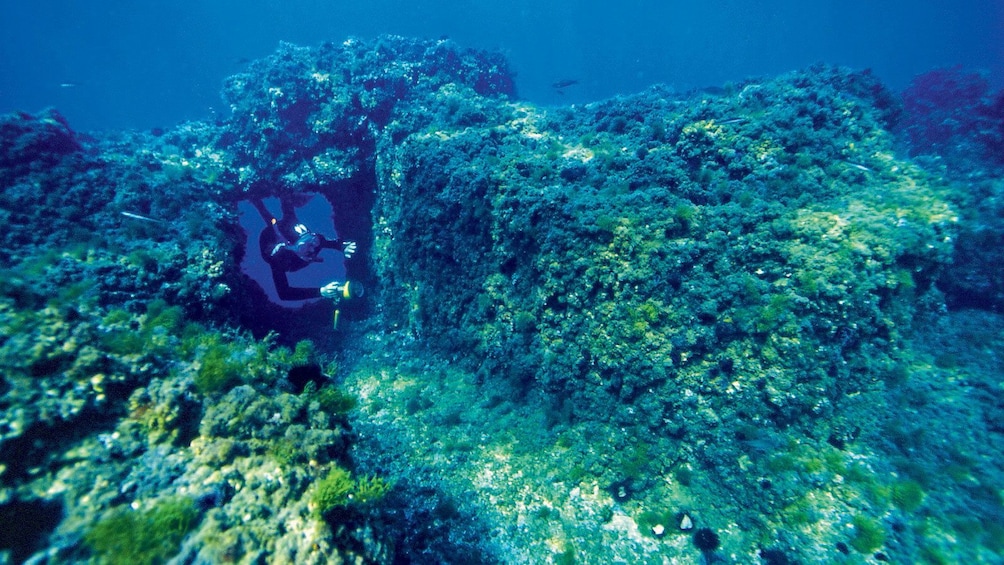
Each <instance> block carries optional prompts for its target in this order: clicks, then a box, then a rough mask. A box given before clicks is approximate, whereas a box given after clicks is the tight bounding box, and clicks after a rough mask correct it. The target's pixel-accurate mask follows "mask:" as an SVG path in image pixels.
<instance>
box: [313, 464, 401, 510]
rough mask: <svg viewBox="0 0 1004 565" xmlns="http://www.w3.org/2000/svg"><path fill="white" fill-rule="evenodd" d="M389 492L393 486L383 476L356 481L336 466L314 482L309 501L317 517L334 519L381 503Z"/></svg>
mask: <svg viewBox="0 0 1004 565" xmlns="http://www.w3.org/2000/svg"><path fill="white" fill-rule="evenodd" d="M390 489H391V485H390V483H388V482H387V481H386V480H384V479H382V478H380V477H377V476H375V475H366V476H363V477H359V478H357V479H355V478H353V477H352V473H350V472H349V471H348V470H346V469H344V468H343V467H341V466H338V465H335V466H334V467H332V468H331V469H330V470H329V471H328V473H327V474H326V475H325V476H324V477H323V478H322V479H320V480H319V481H317V482H316V483H315V485H314V490H313V493H312V494H311V496H310V500H311V504H312V506H313V508H314V510H315V512H316V513H317V515H319V516H331V515H338V514H340V513H343V512H345V511H346V510H348V509H350V508H351V509H361V508H365V507H366V506H368V505H371V504H374V503H376V502H379V501H380V500H382V499H383V497H384V496H386V495H387V493H388V492H390Z"/></svg>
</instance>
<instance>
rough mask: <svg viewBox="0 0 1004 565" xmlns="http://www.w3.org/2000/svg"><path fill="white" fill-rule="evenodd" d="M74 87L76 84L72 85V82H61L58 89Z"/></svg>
mask: <svg viewBox="0 0 1004 565" xmlns="http://www.w3.org/2000/svg"><path fill="white" fill-rule="evenodd" d="M76 86H77V85H76V83H72V82H61V83H59V88H75V87H76Z"/></svg>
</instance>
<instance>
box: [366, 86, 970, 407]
mask: <svg viewBox="0 0 1004 565" xmlns="http://www.w3.org/2000/svg"><path fill="white" fill-rule="evenodd" d="M888 104H889V97H888V95H887V94H886V93H885V92H884V91H883V90H882V89H881V88H880V87H879V86H878V84H877V83H876V82H875V80H874V79H873V78H871V77H870V76H868V75H865V74H854V73H850V72H848V71H843V70H839V69H830V68H817V69H812V70H809V71H806V72H802V73H795V74H792V75H788V76H785V77H782V78H779V79H775V80H772V81H764V82H763V83H748V84H745V85H742V86H737V87H736V88H735V90H734V91H733V92H731V93H729V94H726V95H723V96H719V97H708V98H703V99H701V98H699V99H690V100H671V99H667V97H666V94H665V93H664V92H660V91H657V90H654V91H651V92H648V93H644V94H641V95H637V96H634V97H629V98H625V99H620V100H615V101H610V102H605V103H601V104H597V105H594V106H587V107H584V108H577V109H576V110H575V111H574V112H573V111H571V110H562V109H558V110H553V111H550V112H545V111H543V110H539V109H535V108H532V107H521V106H519V105H506V106H504V108H505V110H506V111H505V112H499V113H497V114H496V115H495V116H494V117H495V118H496V119H495V121H493V122H491V123H487V124H485V125H483V126H480V127H463V128H460V127H452V128H451V127H449V126H446V127H444V129H442V130H438V131H428V132H419V133H416V134H413V135H411V136H409V137H407V138H405V139H404V141H403V142H400V143H395V144H393V145H391V144H387V145H385V146H382V148H383V149H385V151H383V152H382V153H381V155H382V156H384V157H385V158H384V159H382V160H381V161H380V164H381V168H380V169H379V173H380V181H381V184H380V194H379V198H378V202H377V208H376V212H375V214H374V215H375V217H376V218H377V219H378V225H377V226H376V233H377V234H378V236H377V243H376V245H377V247H378V249H380V250H381V251H382V253H381V254H380V255H378V256H377V257H376V261H377V265H378V268H379V269H380V276H381V280H382V281H383V282H384V284H387V285H390V286H391V287H392V288H393V289H394V291H393V292H390V293H387V294H385V300H386V302H387V304H388V305H390V307H388V308H386V309H385V312H387V317H388V319H389V321H390V322H391V323H396V324H400V325H402V326H405V327H408V328H409V329H410V330H411V331H413V332H415V333H416V334H418V335H420V336H421V337H422V338H423V339H426V340H428V341H429V342H431V343H433V344H435V345H436V346H437V347H440V348H442V349H443V350H445V351H447V352H449V353H450V354H452V355H458V356H460V357H461V358H464V359H467V360H468V361H470V362H471V364H472V366H480V367H481V370H482V371H485V372H486V373H492V374H497V375H502V376H505V377H507V378H513V379H517V380H523V381H526V382H534V381H535V382H537V383H539V384H540V385H542V386H544V387H546V388H548V389H552V390H563V391H565V393H566V394H571V395H573V397H576V398H580V399H582V400H585V401H586V404H584V405H583V408H584V410H585V412H586V413H589V412H591V411H595V410H599V409H600V407H601V406H605V405H607V404H608V403H609V400H607V398H608V395H613V396H614V397H615V398H618V399H620V401H621V402H620V403H619V404H618V405H619V406H621V408H620V409H623V407H625V406H630V405H631V404H632V403H634V402H635V400H636V399H639V398H640V397H642V396H645V395H647V394H655V395H657V396H658V397H661V399H662V402H661V403H660V404H662V405H668V406H672V405H674V404H678V403H680V402H681V398H680V394H681V393H682V392H683V391H684V390H687V389H704V390H706V393H707V394H709V395H710V396H711V397H724V395H725V394H726V393H727V394H729V395H732V394H736V395H738V396H739V397H741V398H743V399H744V402H745V403H748V404H746V405H745V406H744V409H745V410H752V411H753V412H754V413H755V414H757V416H756V417H757V418H763V419H765V420H771V421H774V422H775V423H776V424H778V425H782V426H784V425H788V424H790V423H792V422H794V421H797V420H798V419H799V418H800V417H801V416H804V415H810V414H812V413H814V412H815V413H816V414H817V415H818V414H821V413H828V412H829V410H830V409H829V408H827V406H829V405H830V404H831V402H832V401H833V400H835V399H836V398H838V397H839V396H840V395H842V394H846V393H848V392H851V391H853V390H862V389H865V388H867V387H869V386H871V384H873V383H874V382H875V381H876V380H879V379H881V376H882V374H883V371H884V370H885V369H886V366H885V365H884V364H883V363H887V361H882V359H883V358H884V357H886V356H888V355H891V354H893V353H894V352H895V348H896V343H897V340H898V339H899V332H900V331H901V329H903V328H906V327H908V326H909V323H910V320H911V318H912V314H913V309H914V306H913V304H914V303H915V300H914V298H915V296H917V295H921V294H924V293H927V292H930V291H931V290H932V282H933V280H934V278H935V277H936V276H937V273H938V272H939V269H940V268H941V266H942V265H943V264H944V263H945V262H946V261H947V260H948V258H949V253H950V250H951V244H950V236H951V234H952V231H953V229H954V228H953V223H954V221H955V218H954V214H953V212H952V211H951V209H950V208H949V207H948V205H947V204H946V202H945V201H944V199H943V198H942V196H941V194H940V193H939V191H938V187H937V186H935V185H934V184H933V183H931V182H930V181H929V179H928V178H927V177H926V175H925V174H924V173H923V172H922V171H920V170H919V169H916V168H913V167H911V166H910V165H908V164H906V163H903V162H900V161H897V160H896V159H895V157H894V156H893V154H892V148H891V142H892V140H891V138H890V136H889V135H888V134H887V133H886V132H885V130H884V129H883V127H884V125H885V123H886V122H887V120H889V119H890V118H889V115H890V113H891V112H892V111H893V110H892V109H891V108H890V107H888ZM381 234H382V236H381ZM864 351H868V352H870V353H869V355H867V357H868V358H869V359H870V360H871V361H869V362H868V363H867V364H866V365H856V364H857V363H863V361H861V358H862V357H861V356H859V355H857V354H858V353H860V352H864ZM726 366H727V367H728V369H727V370H721V369H722V368H723V367H726ZM709 376H710V377H711V379H712V380H710V381H709ZM716 381H717V382H718V383H719V384H712V383H715V382H716ZM709 386H710V389H709ZM727 391H728V392H727ZM820 411H822V412H820ZM643 417H647V418H651V420H652V421H653V422H660V421H661V420H662V417H661V415H646V416H643Z"/></svg>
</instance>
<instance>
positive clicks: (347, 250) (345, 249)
mask: <svg viewBox="0 0 1004 565" xmlns="http://www.w3.org/2000/svg"><path fill="white" fill-rule="evenodd" d="M321 247H323V248H325V249H334V250H335V251H341V252H342V253H344V254H345V258H346V259H348V258H349V257H352V254H353V253H355V252H356V242H354V241H345V240H342V239H328V238H326V237H324V236H321Z"/></svg>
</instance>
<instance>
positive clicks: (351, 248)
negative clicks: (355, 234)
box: [342, 241, 356, 259]
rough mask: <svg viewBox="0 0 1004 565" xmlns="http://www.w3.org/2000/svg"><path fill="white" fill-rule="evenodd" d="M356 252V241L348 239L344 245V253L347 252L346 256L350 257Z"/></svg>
mask: <svg viewBox="0 0 1004 565" xmlns="http://www.w3.org/2000/svg"><path fill="white" fill-rule="evenodd" d="M355 252H356V242H354V241H346V242H345V245H344V246H342V253H344V254H345V258H346V259H349V258H351V257H352V255H353V254H354V253H355Z"/></svg>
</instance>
